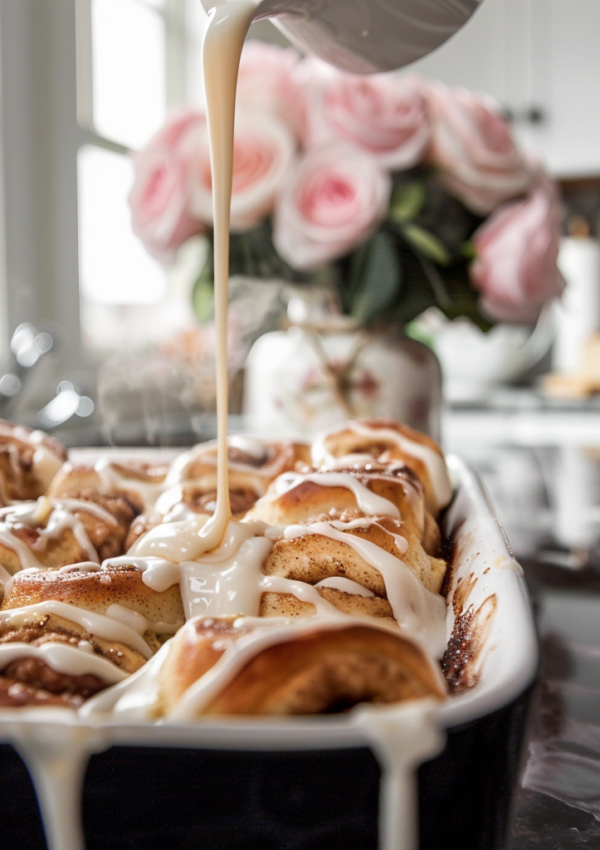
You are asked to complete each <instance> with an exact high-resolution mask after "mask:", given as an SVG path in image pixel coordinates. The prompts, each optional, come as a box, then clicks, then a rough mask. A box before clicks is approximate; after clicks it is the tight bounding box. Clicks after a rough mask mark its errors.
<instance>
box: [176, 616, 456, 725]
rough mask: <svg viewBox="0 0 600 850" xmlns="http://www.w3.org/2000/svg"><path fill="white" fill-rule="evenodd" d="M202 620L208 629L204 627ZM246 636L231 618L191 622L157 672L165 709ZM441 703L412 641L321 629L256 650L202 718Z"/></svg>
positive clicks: (377, 632)
mask: <svg viewBox="0 0 600 850" xmlns="http://www.w3.org/2000/svg"><path fill="white" fill-rule="evenodd" d="M206 622H208V625H204V624H205V623H206ZM244 633H245V632H244V631H243V630H240V629H237V630H236V629H234V628H233V626H232V624H231V621H222V622H218V621H215V620H209V621H204V620H197V621H190V622H189V623H188V624H187V625H186V626H185V627H184V629H182V630H181V631H180V632H179V633H178V635H177V636H176V638H175V640H174V641H173V643H172V645H171V651H170V653H169V655H168V658H167V660H166V662H165V665H164V667H163V671H162V673H161V677H162V678H161V694H162V705H163V709H164V710H166V711H168V710H169V709H170V708H171V707H172V706H173V705H175V704H176V702H177V701H178V700H179V699H180V698H181V696H182V695H183V694H184V693H185V691H186V690H187V688H188V687H190V685H191V684H193V683H194V682H195V681H197V679H198V678H200V676H201V675H203V674H204V673H206V672H207V671H208V670H209V669H210V668H211V667H212V666H213V664H215V663H216V661H217V660H218V659H219V658H220V656H221V655H222V654H223V652H224V650H225V648H226V647H227V645H228V643H229V642H231V641H235V640H237V639H238V638H239V637H241V636H242V634H244ZM425 696H430V697H435V698H438V699H441V698H443V696H444V692H443V689H442V686H441V685H440V679H439V676H438V675H437V673H436V671H435V670H434V669H433V668H432V666H431V664H430V663H429V661H428V659H427V656H426V655H425V653H424V652H423V650H421V649H420V648H419V647H418V646H417V645H416V644H414V643H412V642H411V641H409V640H406V639H405V638H404V637H402V636H401V635H400V634H394V633H393V632H388V631H387V630H385V631H384V630H381V629H374V628H371V627H370V626H363V625H352V626H348V627H343V628H336V629H319V628H318V627H315V630H314V631H311V632H309V633H304V634H300V635H298V636H297V637H296V638H295V639H294V640H291V641H285V642H282V643H279V644H276V645H273V646H268V647H266V648H263V649H262V650H259V651H258V652H257V654H256V655H255V656H254V657H253V658H252V659H251V660H250V661H248V663H246V664H245V665H244V666H243V668H242V669H241V670H240V671H239V672H238V673H237V674H236V675H235V677H234V678H233V680H232V681H230V682H229V683H227V684H226V685H225V686H224V688H223V689H222V691H221V692H220V693H219V695H218V696H217V697H216V698H215V699H214V700H212V701H211V702H210V704H209V705H208V706H207V707H206V708H205V709H204V710H203V711H202V714H203V715H268V714H270V715H297V714H323V713H332V712H337V711H342V710H345V709H348V708H350V707H352V706H354V705H357V704H359V703H361V702H370V703H393V702H399V701H402V700H406V699H416V698H419V697H425Z"/></svg>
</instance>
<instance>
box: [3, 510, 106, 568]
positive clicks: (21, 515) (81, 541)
mask: <svg viewBox="0 0 600 850" xmlns="http://www.w3.org/2000/svg"><path fill="white" fill-rule="evenodd" d="M47 507H51V510H50V512H49V513H48V512H47V511H46V508H47ZM74 511H81V512H84V513H88V514H91V515H92V516H95V517H97V518H98V519H99V520H101V521H102V522H106V523H107V524H109V525H112V526H116V525H118V523H117V520H116V519H115V518H114V517H113V516H112V514H110V513H109V512H108V511H107V510H105V509H104V508H103V507H101V506H100V505H97V504H95V503H94V502H86V501H84V500H82V499H56V500H54V501H52V502H51V503H50V502H49V501H48V500H47V499H46V498H45V497H41V498H40V499H39V500H38V501H36V502H26V503H25V504H23V505H14V506H10V507H8V508H4V509H3V510H2V511H1V512H0V519H1V520H4V521H3V522H2V523H1V524H0V543H2V544H3V545H4V546H6V547H7V548H8V549H11V550H12V551H13V552H14V553H15V554H16V556H17V557H18V558H19V561H20V562H21V566H22V567H24V568H26V569H33V568H35V569H46V567H45V566H44V564H42V563H41V561H39V560H38V558H37V557H36V556H35V551H43V550H44V548H45V547H46V545H47V541H48V540H49V539H56V538H57V537H60V535H61V534H62V533H63V531H64V530H65V529H67V528H69V529H70V530H71V531H72V532H73V535H74V537H75V540H76V541H77V544H78V545H79V546H80V548H81V549H82V550H83V551H84V552H85V554H86V555H87V557H88V558H89V559H90V561H92V562H94V563H98V562H99V559H98V553H97V552H96V550H95V548H94V547H93V545H92V543H91V541H90V539H89V537H88V534H87V532H86V530H85V526H84V525H83V523H82V521H81V520H80V519H79V518H78V517H77V516H76V515H75V513H74ZM11 519H12V520H13V521H16V522H18V523H20V524H22V525H27V526H29V527H31V528H35V530H36V531H37V533H38V535H39V536H38V539H37V540H36V542H35V543H33V544H32V545H31V546H28V545H27V544H26V543H25V542H24V541H23V540H21V539H20V538H19V537H17V535H16V534H14V531H13V530H12V529H11V527H10V526H11V523H10V521H9V520H11ZM44 522H45V524H44Z"/></svg>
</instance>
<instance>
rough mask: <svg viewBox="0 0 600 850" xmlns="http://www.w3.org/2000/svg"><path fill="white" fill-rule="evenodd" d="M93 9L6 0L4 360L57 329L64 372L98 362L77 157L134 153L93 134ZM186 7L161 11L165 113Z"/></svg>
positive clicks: (178, 65)
mask: <svg viewBox="0 0 600 850" xmlns="http://www.w3.org/2000/svg"><path fill="white" fill-rule="evenodd" d="M91 2H92V0H0V354H5V353H7V352H8V343H9V340H10V336H11V334H12V332H13V330H14V328H15V327H16V326H17V325H18V324H20V323H21V322H23V321H31V322H34V323H36V322H38V323H39V324H40V325H43V326H46V327H50V328H51V329H53V328H55V329H56V330H57V333H58V335H59V337H60V343H61V348H62V354H63V357H62V363H63V368H64V369H65V370H68V369H69V368H77V367H79V366H81V364H82V362H84V361H86V360H87V361H91V360H93V358H94V356H93V353H92V352H90V351H87V350H85V349H84V348H83V346H82V341H81V322H80V291H79V227H78V202H77V191H78V181H77V156H78V152H79V150H80V148H82V147H83V146H85V145H93V146H97V147H100V148H104V149H107V150H111V151H113V152H115V153H119V154H121V155H126V154H127V153H128V152H129V151H128V149H127V148H126V147H125V146H123V145H121V144H119V143H117V142H115V141H113V140H111V139H108V138H105V137H103V136H101V135H100V134H98V133H97V132H96V131H95V130H94V128H93V124H92V111H91V107H92V101H91V92H92V77H91V74H92V56H91V28H90V27H91ZM115 2H118V0H115ZM136 2H140V3H142V4H144V5H146V4H145V3H144V0H136ZM187 2H188V0H165V2H164V8H163V9H155V11H156V13H157V14H162V15H164V19H165V23H166V27H165V32H166V68H165V72H166V82H167V86H166V92H167V106H168V105H171V104H173V103H178V102H179V103H181V102H185V99H186V94H187V92H186V83H187V77H186V57H187V53H188V50H187V32H186V20H187ZM194 2H199V0H194ZM152 8H153V9H154V7H152Z"/></svg>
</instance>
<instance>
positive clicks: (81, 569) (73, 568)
mask: <svg viewBox="0 0 600 850" xmlns="http://www.w3.org/2000/svg"><path fill="white" fill-rule="evenodd" d="M101 569H102V567H101V566H100V564H98V563H97V562H96V561H81V562H80V563H79V564H67V565H66V566H65V567H59V568H58V570H56V572H57V573H98V572H100V571H101Z"/></svg>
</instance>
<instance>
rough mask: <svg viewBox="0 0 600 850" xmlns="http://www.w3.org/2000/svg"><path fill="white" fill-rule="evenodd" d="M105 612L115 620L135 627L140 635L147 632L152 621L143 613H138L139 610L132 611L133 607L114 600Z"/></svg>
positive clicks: (135, 630) (131, 627)
mask: <svg viewBox="0 0 600 850" xmlns="http://www.w3.org/2000/svg"><path fill="white" fill-rule="evenodd" d="M104 613H105V615H106V616H107V617H112V618H113V619H115V620H119V621H120V622H121V623H125V625H126V626H129V628H130V629H133V631H134V632H137V633H138V635H143V634H144V632H147V631H148V630H149V628H150V622H149V621H148V620H147V619H146V618H145V617H144V616H143V615H142V614H138V612H137V611H132V610H131V608H127V607H126V606H125V605H121V604H120V603H119V602H113V604H112V605H109V606H108V608H107V609H106V611H105V612H104Z"/></svg>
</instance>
